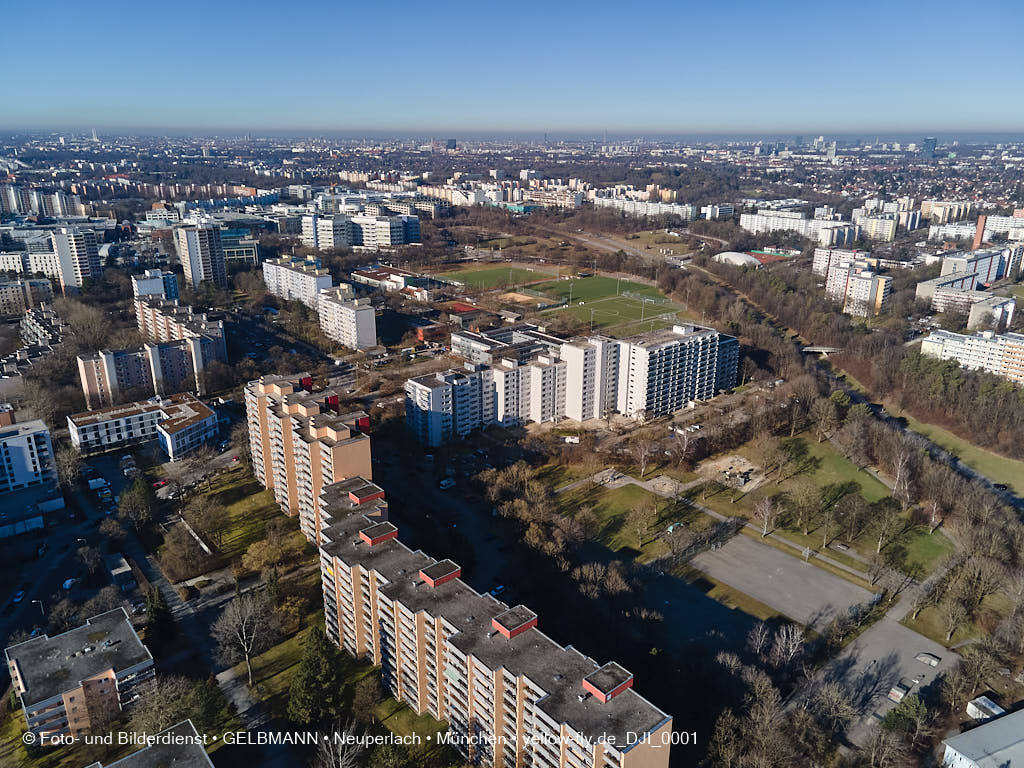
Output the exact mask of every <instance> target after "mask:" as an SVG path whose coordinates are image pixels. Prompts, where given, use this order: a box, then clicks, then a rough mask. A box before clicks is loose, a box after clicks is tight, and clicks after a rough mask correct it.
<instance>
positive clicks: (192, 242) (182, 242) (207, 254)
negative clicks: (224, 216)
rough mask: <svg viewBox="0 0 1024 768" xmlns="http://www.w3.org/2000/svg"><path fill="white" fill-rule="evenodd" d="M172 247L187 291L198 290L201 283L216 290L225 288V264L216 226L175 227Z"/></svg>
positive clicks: (190, 225) (207, 224) (218, 230)
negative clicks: (181, 269) (181, 270)
mask: <svg viewBox="0 0 1024 768" xmlns="http://www.w3.org/2000/svg"><path fill="white" fill-rule="evenodd" d="M174 246H175V249H176V250H177V252H178V260H179V261H180V262H181V266H182V267H183V268H184V270H185V280H186V282H187V283H188V284H189V286H190V287H192V288H197V287H199V284H200V283H203V282H209V283H212V284H213V285H214V286H215V287H217V288H221V289H225V288H227V286H228V272H227V262H226V261H225V257H224V246H223V244H222V243H221V238H220V227H219V226H218V225H216V224H209V223H204V224H187V225H183V226H180V227H176V228H175V229H174Z"/></svg>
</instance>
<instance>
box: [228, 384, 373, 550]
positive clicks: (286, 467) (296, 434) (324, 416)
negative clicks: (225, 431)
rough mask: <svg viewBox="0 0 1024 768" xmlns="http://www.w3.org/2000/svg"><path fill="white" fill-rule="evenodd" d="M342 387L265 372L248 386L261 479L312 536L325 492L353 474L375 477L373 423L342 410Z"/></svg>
mask: <svg viewBox="0 0 1024 768" xmlns="http://www.w3.org/2000/svg"><path fill="white" fill-rule="evenodd" d="M340 394H341V393H340V392H339V391H338V390H337V389H335V388H333V387H329V386H328V387H324V388H320V389H316V390H314V386H313V379H312V377H311V376H309V375H308V374H298V375H295V376H264V377H263V378H261V379H259V380H257V381H251V382H249V383H248V384H247V385H246V387H245V409H246V415H247V420H248V424H249V444H250V448H251V451H252V463H253V472H254V473H255V475H256V479H257V480H259V481H260V483H262V484H263V485H264V486H265V487H266V488H269V489H270V490H272V491H273V492H274V498H275V499H276V500H277V503H278V504H279V505H280V506H281V509H282V510H283V511H284V512H285V513H286V514H288V515H293V516H294V515H298V516H299V524H300V527H301V529H302V531H303V533H305V534H306V537H307V538H308V539H309V540H310V541H314V542H315V541H316V531H317V530H319V527H320V506H319V499H320V491H321V489H323V488H324V487H325V486H327V485H330V484H332V483H336V482H338V481H340V480H345V479H348V478H353V477H364V478H372V477H373V470H372V467H371V465H370V438H369V436H368V435H366V434H365V433H363V432H361V431H360V430H361V429H365V428H366V427H367V426H369V419H368V417H367V415H366V414H365V413H363V412H361V411H360V412H355V413H340V412H339V405H338V404H339V399H340Z"/></svg>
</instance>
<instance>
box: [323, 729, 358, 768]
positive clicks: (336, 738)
mask: <svg viewBox="0 0 1024 768" xmlns="http://www.w3.org/2000/svg"><path fill="white" fill-rule="evenodd" d="M359 734H360V731H358V730H357V729H356V727H355V723H354V722H353V721H352V720H348V721H347V722H345V723H342V722H341V721H340V720H339V721H338V722H337V723H335V725H334V727H333V728H332V729H331V730H330V731H329V732H327V733H325V734H323V735H322V736H323V738H321V739H319V740H318V741H317V746H316V753H315V754H314V755H313V759H312V760H311V762H310V768H359V767H360V766H361V765H362V764H363V761H362V757H363V747H362V744H361V741H360V739H359V738H358V737H359Z"/></svg>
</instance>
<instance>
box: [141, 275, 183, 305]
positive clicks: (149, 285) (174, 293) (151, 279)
mask: <svg viewBox="0 0 1024 768" xmlns="http://www.w3.org/2000/svg"><path fill="white" fill-rule="evenodd" d="M132 291H133V292H134V294H135V298H136V299H137V298H139V297H140V296H156V297H158V298H161V299H176V298H178V276H177V275H176V274H174V273H173V272H162V271H160V270H159V269H147V270H146V272H145V274H142V275H132Z"/></svg>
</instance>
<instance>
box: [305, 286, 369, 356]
mask: <svg viewBox="0 0 1024 768" xmlns="http://www.w3.org/2000/svg"><path fill="white" fill-rule="evenodd" d="M317 313H318V314H319V315H320V330H321V331H322V332H323V334H324V335H325V336H327V338H329V339H333V340H334V341H336V342H338V343H339V344H342V345H344V346H346V347H348V348H349V349H368V348H370V347H373V346H376V344H377V313H376V311H375V310H374V308H373V306H372V305H371V304H370V300H369V299H367V298H363V299H357V298H354V293H353V291H352V286H350V285H344V286H338V287H337V288H330V289H327V290H324V291H321V292H320V295H319V302H318V304H317Z"/></svg>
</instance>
